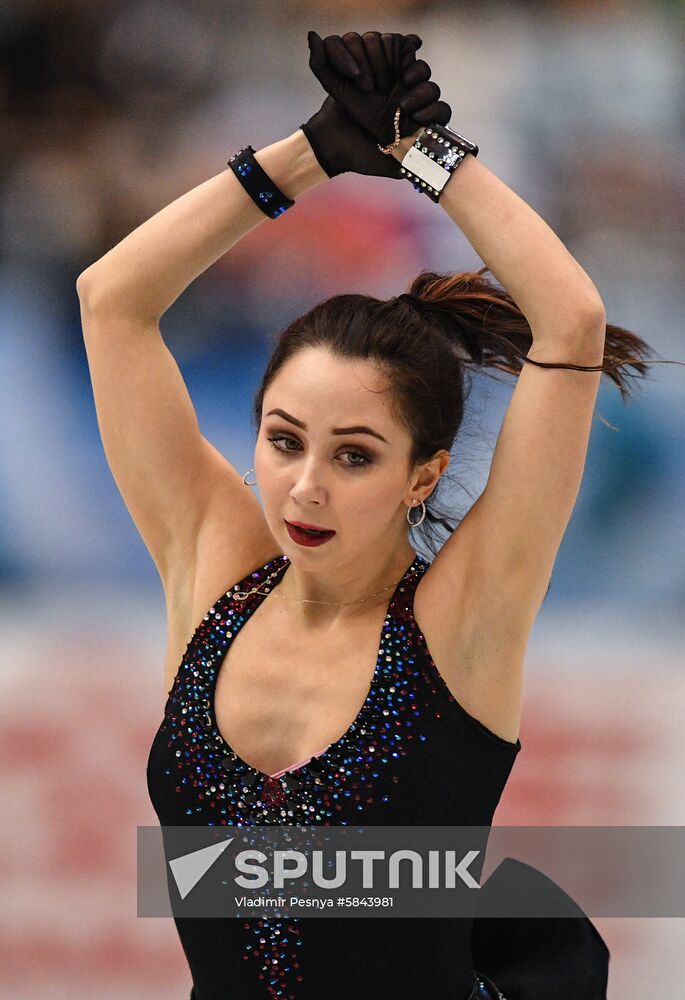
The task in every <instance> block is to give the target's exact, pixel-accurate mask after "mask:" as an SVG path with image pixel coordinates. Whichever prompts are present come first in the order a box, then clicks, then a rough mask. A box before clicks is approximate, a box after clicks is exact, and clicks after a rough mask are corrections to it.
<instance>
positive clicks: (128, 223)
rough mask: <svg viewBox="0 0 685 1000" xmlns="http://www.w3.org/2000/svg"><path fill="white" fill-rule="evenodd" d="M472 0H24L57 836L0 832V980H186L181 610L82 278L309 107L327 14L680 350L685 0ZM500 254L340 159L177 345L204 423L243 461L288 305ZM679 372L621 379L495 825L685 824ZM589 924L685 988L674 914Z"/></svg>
mask: <svg viewBox="0 0 685 1000" xmlns="http://www.w3.org/2000/svg"><path fill="white" fill-rule="evenodd" d="M465 7H466V9H461V5H456V4H453V3H439V2H430V0H423V2H421V0H402V2H401V0H394V2H393V0H387V2H384V0H378V2H375V3H373V2H368V0H367V2H364V3H361V2H349V3H346V2H343V0H335V2H333V0H320V2H312V0H299V2H297V0H283V2H280V3H269V2H254V0H251V2H250V3H247V2H244V0H231V2H227V0H192V2H180V0H179V2H174V0H126V2H125V3H124V2H120V0H90V2H87V3H86V2H80V0H59V2H57V0H24V2H22V3H21V4H19V3H13V2H7V0H5V2H0V134H1V135H2V150H3V155H2V157H1V158H0V338H1V340H0V343H1V348H0V350H1V354H0V357H1V359H2V364H1V366H0V397H1V398H2V400H3V419H2V420H0V586H1V587H2V607H1V609H0V615H1V624H2V630H0V635H1V636H2V638H1V639H0V649H1V650H2V655H3V669H2V678H1V684H2V693H3V704H4V706H5V717H6V725H5V726H4V736H3V737H2V742H3V750H4V757H5V759H6V760H7V761H8V766H6V767H5V768H3V772H4V775H3V777H2V778H0V781H1V782H2V785H1V786H0V790H1V791H2V792H4V795H3V801H6V802H8V803H13V804H14V805H15V806H16V819H17V821H20V822H22V821H26V823H35V821H36V820H40V821H42V822H43V825H44V826H45V829H44V830H43V831H42V832H41V833H40V834H35V836H33V837H31V838H28V839H22V842H21V844H17V843H16V842H14V841H16V838H14V840H13V838H11V837H10V836H9V834H7V836H6V839H7V841H8V842H7V843H5V844H3V847H4V849H5V850H4V856H5V858H6V859H7V860H6V864H7V865H8V866H9V869H8V870H9V871H10V872H11V873H13V875H14V878H13V881H12V885H13V886H14V889H13V890H12V891H11V892H10V893H9V894H8V902H7V906H6V908H5V912H4V914H3V922H4V924H5V927H4V928H3V934H2V935H0V937H1V938H2V939H4V940H3V943H2V944H0V959H1V960H2V964H4V965H5V967H6V968H7V969H8V970H9V973H8V976H7V981H6V985H4V986H0V998H4V997H8V998H9V997H12V998H17V997H26V998H27V1000H28V998H34V997H51V998H56V997H61V996H64V997H67V996H68V997H70V998H74V997H77V996H84V997H86V996H98V997H112V998H113V997H117V998H125V997H128V996H131V997H133V996H135V997H141V996H146V997H150V998H154V1000H156V998H160V1000H161V998H162V997H164V998H167V1000H168V998H169V997H176V996H178V997H184V996H185V995H187V991H188V989H189V985H188V988H187V989H186V983H188V982H189V980H188V975H187V970H186V968H185V965H184V962H183V960H182V956H181V955H180V946H179V945H178V943H177V940H176V938H175V932H174V930H173V926H172V925H171V922H170V921H163V920H158V921H150V920H147V921H144V920H137V921H136V919H135V915H134V913H133V909H132V908H133V900H134V898H135V857H134V850H135V825H136V824H141V825H142V824H150V825H152V824H154V822H155V818H154V814H153V813H152V810H151V807H150V806H149V803H148V802H147V799H146V797H145V787H144V786H145V775H144V764H145V758H146V754H147V748H148V746H149V743H150V742H151V740H152V736H153V735H154V732H155V730H156V728H157V725H158V724H159V721H160V720H161V712H162V709H163V704H164V696H163V688H162V677H163V653H164V640H165V606H164V598H163V593H162V589H161V586H160V581H159V578H158V576H157V571H156V569H155V567H154V564H153V563H152V560H151V559H150V557H149V555H148V552H147V549H146V548H145V546H144V545H143V543H142V541H141V539H140V538H139V536H138V534H137V532H136V529H135V527H134V525H133V523H132V521H131V519H130V516H129V515H128V512H127V510H126V508H125V506H124V504H123V501H122V500H121V497H120V496H119V493H118V491H117V489H116V486H115V484H114V481H113V479H112V477H111V475H110V473H109V470H108V468H107V464H106V460H105V457H104V453H103V449H102V445H101V442H100V437H99V432H98V427H97V422H96V418H95V409H94V404H93V397H92V391H91V387H90V380H89V374H88V367H87V363H86V355H85V350H84V346H83V341H82V335H81V328H80V316H79V303H78V299H77V296H76V289H75V281H76V277H77V276H78V274H79V273H80V272H81V271H82V270H83V269H84V268H85V267H87V266H88V265H89V264H90V263H92V262H93V261H94V260H96V259H97V258H98V257H100V256H102V255H103V254H104V253H106V251H107V250H108V249H110V248H111V247H112V246H113V245H114V244H115V243H117V242H118V241H119V240H121V239H122V238H123V237H124V236H126V235H127V234H128V233H129V232H130V231H131V230H132V229H134V228H135V227H136V226H137V225H139V224H140V223H141V222H143V221H144V220H145V219H146V218H148V217H149V216H151V215H153V214H154V213H155V212H157V211H158V210H159V209H161V208H162V207H163V206H164V205H165V204H167V203H168V202H170V201H172V200H173V199H174V198H176V197H178V196H179V195H181V194H182V193H184V192H185V191H187V190H188V189H190V188H191V187H194V186H195V185H196V184H199V183H201V182H202V181H203V180H205V179H206V178H208V177H210V176H213V175H214V174H216V173H218V172H220V171H221V170H222V169H224V168H225V166H226V161H227V159H228V158H229V157H230V156H231V155H232V154H233V153H234V152H235V151H236V150H237V149H239V148H240V147H241V146H243V145H245V144H247V143H250V144H252V145H253V146H254V147H255V149H259V148H260V147H263V146H265V145H268V144H270V143H271V142H274V141H276V140H277V139H280V138H283V137H284V136H286V135H288V134H290V133H292V132H293V131H295V130H296V129H297V128H298V126H299V125H300V124H301V123H302V122H303V121H306V120H307V118H308V117H309V116H310V115H311V114H312V113H313V112H314V111H315V110H316V109H317V108H318V107H319V106H320V104H321V102H322V101H323V98H324V94H323V92H322V91H321V89H320V86H319V84H318V82H317V81H316V79H315V78H314V77H313V75H312V74H311V72H310V70H309V67H308V48H307V41H306V33H307V31H308V30H309V29H310V28H314V29H315V30H316V31H318V33H319V34H320V35H321V36H322V37H324V36H325V35H327V34H330V33H334V32H335V33H344V32H345V31H349V30H355V31H359V32H360V33H362V32H364V31H366V30H370V29H372V30H380V31H400V32H416V33H417V34H419V35H420V36H421V37H422V38H423V43H424V44H423V48H422V49H421V51H420V53H419V58H421V57H423V58H425V59H426V60H427V61H428V62H429V63H430V65H431V67H432V70H433V79H434V80H436V81H437V82H438V84H439V85H440V87H441V90H442V97H443V99H445V100H447V101H448V103H449V104H450V105H451V107H452V111H453V114H452V120H451V123H450V124H451V125H452V127H453V128H456V129H457V130H459V131H460V132H463V133H464V134H465V135H468V136H469V137H471V138H473V139H474V140H475V141H477V142H478V144H479V146H480V158H481V159H482V160H483V162H484V163H485V164H486V165H487V166H488V167H489V168H490V169H491V170H493V171H494V172H495V173H496V174H497V176H498V177H500V178H501V179H502V180H503V181H504V182H505V183H507V184H508V185H509V186H510V187H512V188H513V189H514V190H515V191H516V192H517V193H518V194H519V195H520V196H521V197H522V198H524V199H525V200H526V201H527V202H528V203H529V204H531V205H532V206H533V207H534V208H535V210H536V211H537V212H538V213H539V214H540V215H541V216H542V217H543V218H544V219H545V220H546V221H547V222H548V223H549V225H550V226H551V227H552V228H553V229H554V231H555V232H556V233H557V234H558V236H559V237H560V239H561V240H562V241H563V242H564V243H565V244H566V246H567V247H568V248H569V250H570V251H571V253H572V254H573V255H574V256H575V257H576V258H577V260H578V261H579V262H580V264H581V265H582V266H583V267H584V269H585V270H586V271H587V272H588V274H589V275H590V277H591V278H592V280H593V281H594V283H595V285H596V286H597V288H598V290H599V292H600V294H601V296H602V298H603V300H604V303H605V305H606V308H607V315H608V321H609V322H611V323H615V324H617V325H619V326H622V327H625V328H627V329H629V330H632V331H634V332H636V333H637V334H639V335H640V336H641V337H642V338H644V339H645V340H646V341H647V342H648V343H650V344H651V345H652V346H653V347H654V348H655V349H656V351H657V352H658V354H659V356H660V357H662V358H675V359H678V360H681V361H682V360H685V337H684V336H683V326H684V322H683V321H684V319H685V309H684V301H683V300H684V296H685V290H684V289H685V282H684V281H683V278H684V277H685V275H684V273H683V260H684V259H685V253H684V251H685V226H684V224H683V223H684V221H685V211H684V201H685V155H684V140H685V79H684V76H685V59H684V58H683V51H684V44H683V43H684V42H685V31H684V30H683V25H684V23H685V17H684V15H685V6H684V5H683V3H682V2H671V3H667V2H662V3H659V4H657V3H637V2H636V3H629V2H621V0H616V2H613V3H610V2H599V3H583V2H552V3H546V4H542V3H503V2H499V3H496V2H481V3H472V4H469V5H465ZM479 266H481V261H480V260H479V259H478V257H477V256H476V255H475V253H474V251H473V250H472V248H471V247H470V245H469V244H468V242H467V241H466V240H465V238H464V237H463V235H462V234H461V233H460V231H459V230H458V229H457V227H455V225H454V224H453V223H452V222H451V221H450V220H449V219H448V217H447V216H446V215H445V213H444V212H442V211H441V210H440V208H439V207H438V206H435V205H433V204H432V203H430V202H429V200H428V199H426V198H419V197H418V196H417V195H416V194H415V192H414V191H413V190H412V188H411V186H410V185H409V184H403V183H390V182H388V181H386V180H383V179H379V178H367V177H358V176H354V175H349V174H347V175H344V176H342V177H339V178H336V179H335V180H334V181H332V182H330V183H328V184H323V185H320V186H319V187H317V188H315V189H314V190H313V191H311V192H308V193H307V194H306V195H305V196H303V197H302V198H300V199H298V204H297V206H296V208H295V209H293V210H292V211H290V212H288V213H287V215H286V216H284V217H283V218H281V219H279V220H278V221H276V222H265V223H264V224H263V225H261V226H259V227H258V228H257V229H256V230H254V231H253V232H252V233H250V234H249V235H248V236H247V237H245V238H244V239H243V240H242V241H241V242H240V243H239V244H238V245H237V246H235V247H234V248H233V249H232V250H231V251H230V253H229V254H227V255H226V256H225V257H224V258H223V259H221V260H220V261H218V262H217V263H216V264H215V265H214V266H213V267H212V268H210V269H209V270H208V271H207V272H206V273H205V274H203V275H202V276H201V277H200V278H198V279H197V280H196V281H195V282H194V283H193V284H192V285H191V286H190V287H189V288H188V289H187V291H186V292H185V293H184V294H183V295H182V296H181V298H180V299H179V300H178V301H177V302H176V303H175V304H174V305H173V306H172V308H171V309H170V310H169V311H168V312H167V313H166V315H165V316H164V317H163V319H162V323H161V326H162V332H163V334H164V336H165V339H166V342H167V344H168V345H169V347H170V349H171V350H172V353H173V354H174V356H175V357H176V359H177V361H178V363H179V365H180V367H181V370H182V372H183V375H184V377H185V380H186V383H187V385H188V389H189V391H190V395H191V397H192V399H193V401H194V404H195V407H196V410H197V413H198V418H199V421H200V426H201V429H202V432H203V433H204V435H205V436H206V437H207V438H209V440H210V441H212V442H213V443H214V444H215V445H216V446H217V447H218V448H219V449H220V450H221V451H222V452H223V453H224V454H225V455H226V456H227V457H228V458H229V459H230V460H231V462H232V463H233V464H234V465H235V466H236V467H237V468H238V469H239V470H240V471H241V472H243V471H244V470H246V469H247V468H249V467H250V466H251V465H252V464H253V462H252V454H253V447H254V433H253V430H252V427H251V424H250V408H251V400H252V396H253V394H254V392H255V391H256V389H257V387H258V383H259V379H260V376H261V372H262V370H263V368H264V365H265V363H266V360H267V358H268V355H269V351H270V348H271V345H272V343H273V339H274V337H275V336H276V334H277V333H278V331H279V330H280V329H281V328H282V327H283V326H285V325H286V324H287V323H288V322H289V321H290V320H291V319H293V318H294V317H295V316H296V315H298V314H300V313H301V312H303V311H305V310H306V309H308V308H309V307H310V306H312V305H313V304H314V303H316V302H318V301H320V300H321V299H323V298H325V297H327V296H329V295H332V294H336V293H342V292H349V291H360V292H367V293H369V294H373V295H377V296H380V297H389V296H392V295H394V294H398V293H399V292H401V291H403V290H404V289H405V288H406V287H407V285H408V283H409V281H410V280H411V279H412V278H413V276H414V275H415V274H416V273H417V272H418V271H420V270H422V269H424V268H431V269H434V270H437V271H439V272H441V273H446V272H450V271H456V270H463V269H467V268H477V267H479ZM684 379H685V370H684V369H683V368H681V367H678V366H668V365H657V366H656V367H655V368H654V369H653V372H652V376H651V378H650V380H649V381H645V382H644V383H642V384H641V385H640V386H639V387H637V389H636V394H635V396H634V398H633V399H632V400H631V401H630V402H629V403H628V404H627V405H625V404H623V403H622V402H621V400H620V397H619V394H618V391H617V390H616V389H615V388H614V387H613V386H612V385H611V384H610V383H608V382H607V384H603V385H602V387H601V389H600V394H599V399H598V404H597V416H596V418H595V421H594V427H593V431H592V436H591V442H590V449H589V455H588V459H587V465H586V473H585V478H584V482H583V486H582V488H581V492H580V495H579V498H578V502H577V505H576V508H575V511H574V514H573V517H572V520H571V523H570V525H569V528H568V531H567V533H566V536H565V539H564V541H563V543H562V546H561V549H560V552H559V556H558V559H557V562H556V567H555V571H554V576H553V580H552V585H551V588H550V591H549V594H548V596H547V598H546V600H545V603H544V605H543V608H542V610H541V612H540V616H539V619H538V622H537V623H536V626H535V629H534V633H533V636H532V638H531V644H530V647H529V658H528V659H529V662H528V664H527V671H528V674H527V680H526V685H527V687H526V691H527V694H526V695H525V698H524V721H523V726H522V733H521V740H522V744H523V747H524V751H525V752H524V753H523V754H522V755H521V759H520V762H517V766H516V769H515V772H514V775H513V776H512V779H511V782H510V785H509V786H508V787H507V790H506V791H505V795H504V798H503V802H502V804H501V806H500V810H499V811H498V815H497V817H496V822H500V823H503V822H515V823H528V822H531V823H546V822H551V823H567V824H574V823H604V824H617V823H624V822H625V823H639V824H651V823H666V824H675V823H682V822H684V821H685V812H684V810H683V802H682V794H678V793H679V791H681V789H680V782H679V781H678V780H677V776H678V775H679V774H680V773H681V768H682V764H683V761H684V760H685V748H684V745H683V736H682V728H683V727H682V716H683V713H682V710H683V708H685V686H684V684H683V680H682V676H683V675H682V665H683V664H682V649H683V643H682V640H683V608H684V606H685V531H684V530H683V516H682V510H683V506H684V501H685V421H684V420H683V416H684V414H685V409H684V407H683V398H684V393H683V387H684ZM511 388H512V382H511V381H508V382H507V381H506V380H502V381H493V380H492V379H490V378H487V377H482V376H479V377H478V378H477V379H476V380H475V383H474V387H473V392H472V396H471V401H470V407H469V413H468V415H467V419H466V421H465V424H464V428H463V432H462V433H461V435H460V437H459V439H458V442H457V446H456V448H455V462H454V465H453V467H452V468H454V469H456V470H457V473H458V476H459V480H460V483H461V484H462V486H463V489H462V490H460V491H459V492H458V493H457V494H456V495H455V496H454V504H455V513H456V514H457V515H458V516H462V515H463V514H464V513H465V511H466V509H467V508H468V506H469V505H470V503H471V501H472V498H474V497H475V496H476V495H477V494H478V493H479V492H480V489H482V487H483V485H484V482H485V477H486V475H487V468H488V463H489V460H490V457H491V454H492V448H493V447H494V442H495V439H496V434H497V431H498V428H499V424H500V421H501V419H502V416H503V413H504V410H505V407H506V404H507V401H508V398H509V394H510V392H511ZM600 416H601V417H602V418H604V420H605V421H606V423H604V422H602V420H600V419H599V417H600ZM607 424H608V425H610V426H608V425H607ZM10 763H11V767H10V766H9V765H10ZM569 775H570V776H571V780H570V781H569ZM560 789H561V791H560ZM56 834H58V836H56ZM60 838H61V844H62V846H61V848H60V850H59V851H58V853H57V855H55V842H56V840H58V841H59V840H60ZM122 839H123V840H124V841H125V843H124V845H123V846H122ZM39 859H40V860H39ZM29 871H30V872H31V875H30V876H29V875H28V872H29ZM598 925H599V926H601V929H602V932H603V933H604V934H605V937H606V939H607V941H608V943H609V945H610V947H611V948H612V953H613V956H614V958H613V967H612V976H613V979H612V981H611V991H610V994H609V996H610V1000H611V998H614V1000H617V998H619V997H620V998H621V1000H631V998H632V997H635V998H637V997H643V996H645V995H646V994H647V990H648V986H647V984H649V988H652V983H653V976H655V975H656V974H657V972H659V971H660V970H664V969H665V970H666V972H667V973H668V974H669V975H670V976H672V977H675V978H676V981H677V980H678V979H679V978H680V979H681V977H682V976H683V975H684V974H685V968H684V967H683V964H682V961H683V960H682V957H681V948H680V945H681V943H682V941H681V938H682V932H683V922H682V921H655V920H651V921H646V920H643V921H638V920H634V921H630V920H628V921H604V922H601V921H598ZM29 965H31V966H32V969H33V972H32V974H31V975H30V976H29V975H28V972H27V969H28V968H29ZM141 984H144V986H143V985H141ZM184 990H185V991H186V992H185V993H184ZM3 991H4V992H3ZM612 991H613V992H612Z"/></svg>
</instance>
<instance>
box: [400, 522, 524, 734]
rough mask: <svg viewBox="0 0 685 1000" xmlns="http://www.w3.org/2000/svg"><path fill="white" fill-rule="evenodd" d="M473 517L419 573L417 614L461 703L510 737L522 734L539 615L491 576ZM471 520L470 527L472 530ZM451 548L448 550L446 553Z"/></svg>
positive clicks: (434, 656) (431, 649)
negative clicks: (529, 654)
mask: <svg viewBox="0 0 685 1000" xmlns="http://www.w3.org/2000/svg"><path fill="white" fill-rule="evenodd" d="M474 523H475V522H474V520H473V519H472V520H471V522H470V523H468V524H467V522H466V519H465V520H464V521H463V522H462V524H461V525H460V526H459V527H458V528H457V529H456V531H455V533H454V534H453V536H452V537H451V538H450V539H449V544H450V546H451V548H450V551H449V553H446V549H445V547H444V546H443V549H441V551H440V552H439V553H438V555H437V556H436V557H435V559H434V560H433V562H432V563H431V565H430V566H429V567H428V569H427V570H426V571H425V573H424V574H423V576H422V578H421V580H420V581H419V583H418V585H417V588H416V592H415V597H414V617H415V619H416V623H417V625H418V627H419V629H420V630H421V632H422V633H423V635H424V638H425V640H426V645H427V647H428V650H429V652H430V655H431V657H432V659H433V662H434V664H435V666H436V669H437V670H438V672H439V673H440V674H441V675H442V677H443V679H444V681H445V683H446V685H447V687H448V688H449V690H450V691H451V693H452V695H453V696H454V697H455V698H456V700H457V701H458V702H459V704H460V705H461V706H462V707H463V708H464V709H465V710H466V711H467V712H468V713H469V714H470V715H472V716H473V717H474V718H476V719H478V721H479V722H481V723H482V724H483V725H484V726H486V727H487V728H488V729H490V730H491V731H492V732H493V733H495V734H496V735H497V736H500V737H501V738H502V739H505V740H509V741H511V742H512V743H513V742H515V741H516V740H517V739H518V735H519V728H520V722H521V693H522V674H523V662H524V657H525V651H526V646H527V643H528V637H529V634H530V629H531V627H532V616H531V614H530V609H529V607H528V606H527V604H526V602H525V600H520V599H518V598H517V597H516V595H515V594H512V593H511V592H510V591H509V589H508V587H507V585H506V582H505V581H502V580H501V579H499V580H498V579H496V578H494V577H490V578H488V574H487V573H485V572H483V569H482V562H481V561H480V560H479V551H478V546H477V545H476V544H474V542H475V540H476V537H477V536H476V532H475V531H473V530H472V529H473V527H474ZM464 528H466V529H467V530H464ZM446 556H447V557H446Z"/></svg>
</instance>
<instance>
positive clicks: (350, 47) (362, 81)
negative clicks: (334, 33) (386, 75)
mask: <svg viewBox="0 0 685 1000" xmlns="http://www.w3.org/2000/svg"><path fill="white" fill-rule="evenodd" d="M342 40H343V42H344V43H345V47H346V48H347V51H348V52H349V53H350V55H351V56H352V58H353V59H354V61H355V62H356V64H357V66H358V67H359V69H360V73H359V76H358V77H356V78H355V83H356V84H357V86H358V87H359V88H360V90H373V88H374V80H373V73H372V72H371V67H370V66H369V60H368V59H367V57H366V49H365V48H364V43H363V41H362V39H361V35H358V34H357V32H356V31H348V32H346V34H344V35H343V36H342Z"/></svg>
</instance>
